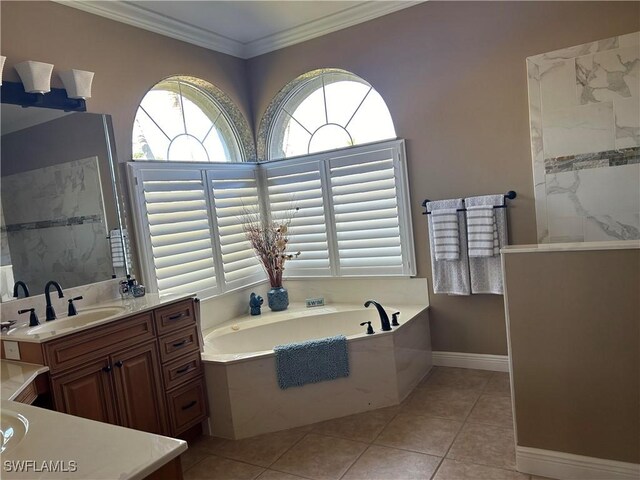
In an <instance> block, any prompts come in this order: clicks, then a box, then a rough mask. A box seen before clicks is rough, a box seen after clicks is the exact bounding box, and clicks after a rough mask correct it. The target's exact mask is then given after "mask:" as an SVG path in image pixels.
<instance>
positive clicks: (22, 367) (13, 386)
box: [0, 360, 49, 400]
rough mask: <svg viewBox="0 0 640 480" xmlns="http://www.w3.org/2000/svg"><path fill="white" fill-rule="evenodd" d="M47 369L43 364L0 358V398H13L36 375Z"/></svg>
mask: <svg viewBox="0 0 640 480" xmlns="http://www.w3.org/2000/svg"><path fill="white" fill-rule="evenodd" d="M48 371H49V367H45V366H44V365H36V364H33V363H24V362H14V361H13V360H0V399H1V400H13V399H14V398H16V396H17V395H18V394H19V393H20V392H22V390H24V389H25V387H26V386H27V385H29V384H30V383H31V382H33V381H34V380H35V379H36V377H37V376H38V375H40V374H41V373H45V372H48Z"/></svg>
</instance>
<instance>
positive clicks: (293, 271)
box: [266, 161, 331, 277]
mask: <svg viewBox="0 0 640 480" xmlns="http://www.w3.org/2000/svg"><path fill="white" fill-rule="evenodd" d="M266 184H267V197H268V199H267V200H268V205H269V210H270V215H271V220H272V221H276V222H277V221H279V220H282V219H283V218H285V217H287V216H288V215H290V214H291V212H292V210H293V209H294V208H296V207H297V208H298V209H299V210H297V211H296V212H295V216H294V217H293V220H292V221H291V225H290V229H289V244H288V248H287V252H288V253H296V252H300V256H298V257H297V258H294V259H292V260H288V261H287V262H286V264H285V272H284V275H285V276H294V277H295V276H308V277H320V276H329V275H331V267H330V263H329V246H328V234H327V221H326V218H325V207H324V202H323V189H322V183H321V172H320V166H319V163H318V161H313V162H305V163H300V162H296V163H289V162H287V163H286V164H279V163H277V164H273V165H267V166H266Z"/></svg>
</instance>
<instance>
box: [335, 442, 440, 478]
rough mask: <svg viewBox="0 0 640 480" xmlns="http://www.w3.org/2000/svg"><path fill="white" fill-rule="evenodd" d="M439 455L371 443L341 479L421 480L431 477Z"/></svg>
mask: <svg viewBox="0 0 640 480" xmlns="http://www.w3.org/2000/svg"><path fill="white" fill-rule="evenodd" d="M439 462H440V457H433V456H431V455H423V454H422V453H415V452H407V451H405V450H396V449H395V448H387V447H379V446H377V445H371V446H370V447H369V448H368V449H367V451H366V452H364V454H363V455H362V456H361V457H360V458H359V459H358V460H357V461H356V463H354V464H353V466H352V467H351V468H350V469H349V471H348V472H347V473H346V475H345V476H344V477H342V479H343V480H363V479H367V480H389V479H392V478H402V480H414V479H415V480H423V479H426V478H431V475H433V472H435V470H436V468H437V466H438V463H439Z"/></svg>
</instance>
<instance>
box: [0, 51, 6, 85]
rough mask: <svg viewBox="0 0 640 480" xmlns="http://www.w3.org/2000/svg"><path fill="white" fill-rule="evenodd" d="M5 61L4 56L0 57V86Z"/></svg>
mask: <svg viewBox="0 0 640 480" xmlns="http://www.w3.org/2000/svg"><path fill="white" fill-rule="evenodd" d="M6 59H7V57H5V56H4V55H0V85H2V70H3V69H4V61H5V60H6Z"/></svg>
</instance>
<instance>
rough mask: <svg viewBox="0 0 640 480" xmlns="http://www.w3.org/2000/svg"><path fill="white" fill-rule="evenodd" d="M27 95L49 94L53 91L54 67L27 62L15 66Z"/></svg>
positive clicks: (41, 63)
mask: <svg viewBox="0 0 640 480" xmlns="http://www.w3.org/2000/svg"><path fill="white" fill-rule="evenodd" d="M15 69H16V70H17V71H18V75H20V79H21V80H22V83H23V85H24V91H25V92H27V93H47V92H50V91H51V72H52V71H53V65H52V64H50V63H44V62H34V61H32V60H27V61H26V62H21V63H18V64H16V65H15Z"/></svg>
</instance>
